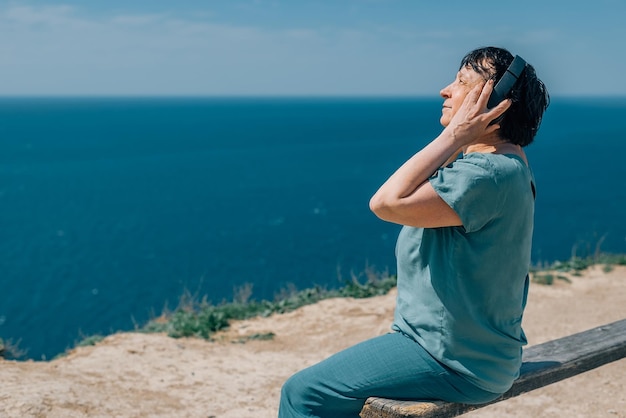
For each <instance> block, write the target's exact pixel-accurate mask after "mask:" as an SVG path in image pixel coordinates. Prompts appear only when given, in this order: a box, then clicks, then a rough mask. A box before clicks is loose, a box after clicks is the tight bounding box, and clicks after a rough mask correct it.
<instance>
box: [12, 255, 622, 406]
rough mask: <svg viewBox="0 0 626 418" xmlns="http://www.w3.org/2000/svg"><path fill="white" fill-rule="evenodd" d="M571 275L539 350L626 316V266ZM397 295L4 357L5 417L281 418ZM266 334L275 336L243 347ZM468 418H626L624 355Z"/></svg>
mask: <svg viewBox="0 0 626 418" xmlns="http://www.w3.org/2000/svg"><path fill="white" fill-rule="evenodd" d="M569 277H570V279H571V283H567V282H566V281H563V280H557V281H556V283H555V284H554V285H552V286H544V285H538V284H534V283H533V284H532V285H531V289H530V296H529V302H528V307H527V311H526V315H525V318H524V328H525V331H526V334H527V337H528V339H529V344H530V345H533V344H538V343H541V342H544V341H547V340H551V339H554V338H558V337H561V336H565V335H568V334H572V333H575V332H578V331H583V330H586V329H589V328H593V327H595V326H599V325H602V324H605V323H609V322H613V321H616V320H620V319H624V318H626V267H619V268H615V269H614V270H613V271H611V272H608V273H605V272H603V271H602V269H601V268H599V267H596V268H592V269H590V270H588V271H586V272H585V274H584V275H583V276H581V277H574V276H569ZM394 299H395V292H393V291H392V292H391V293H389V294H388V295H385V296H380V297H376V298H370V299H359V300H356V299H347V298H346V299H331V300H325V301H322V302H320V303H317V304H315V305H310V306H306V307H303V308H301V309H298V310H297V311H294V312H291V313H288V314H284V315H274V316H272V317H269V318H258V319H253V320H247V321H241V322H237V323H234V324H232V326H231V328H230V329H229V330H228V331H226V332H223V333H221V334H220V335H218V337H217V339H218V341H217V342H207V341H204V340H199V339H172V338H169V337H167V336H165V335H159V334H139V333H121V334H115V335H111V336H109V337H107V338H105V339H104V340H103V341H102V342H100V343H98V344H97V345H96V346H91V347H81V348H78V349H75V350H74V351H72V352H71V353H70V354H69V355H67V356H66V357H63V358H59V359H56V360H54V361H50V362H33V361H28V362H15V361H0V381H1V384H0V418H5V417H20V418H27V417H50V418H56V417H63V418H66V417H68V418H73V417H199V418H200V417H202V418H210V417H214V418H247V417H250V418H264V417H275V416H276V410H277V404H278V399H279V394H280V387H281V385H282V383H283V382H284V381H285V379H286V378H287V377H289V376H290V375H291V374H292V373H294V372H296V371H297V370H299V369H301V368H303V367H305V366H308V365H310V364H313V363H316V362H318V361H320V360H322V359H323V358H325V357H327V356H329V355H330V354H332V353H334V352H336V351H338V350H340V349H343V348H345V347H347V346H350V345H352V344H354V343H356V342H359V341H362V340H364V339H366V338H370V337H373V336H376V335H379V334H382V333H385V332H387V331H388V330H389V326H390V322H391V319H392V316H393V307H394ZM267 332H272V333H274V334H275V337H274V338H273V339H272V340H267V341H262V340H251V341H248V342H246V343H240V342H238V341H239V340H240V339H241V338H242V337H244V336H246V335H253V334H255V333H267ZM466 416H467V417H474V418H476V417H546V418H547V417H611V418H617V417H621V418H626V360H621V361H618V362H615V363H611V364H609V365H606V366H603V367H601V368H599V369H596V370H593V371H590V372H587V373H585V374H582V375H580V376H577V377H575V378H571V379H569V380H565V381H563V382H560V383H557V384H554V385H551V386H548V387H546V388H543V389H540V390H536V391H534V392H531V393H528V394H525V395H522V396H520V397H517V398H514V399H510V400H507V401H505V402H501V403H499V404H496V405H492V406H489V407H486V408H483V409H481V410H478V411H474V412H472V413H469V414H467V415H466Z"/></svg>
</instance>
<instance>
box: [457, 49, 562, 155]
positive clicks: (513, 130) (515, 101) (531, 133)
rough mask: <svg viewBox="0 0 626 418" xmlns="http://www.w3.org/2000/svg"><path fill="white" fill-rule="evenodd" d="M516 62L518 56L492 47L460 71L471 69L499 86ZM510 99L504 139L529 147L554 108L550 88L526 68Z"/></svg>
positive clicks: (503, 122) (474, 55)
mask: <svg viewBox="0 0 626 418" xmlns="http://www.w3.org/2000/svg"><path fill="white" fill-rule="evenodd" d="M513 59H514V56H513V55H512V54H511V53H510V52H509V51H507V50H506V49H503V48H498V47H493V46H489V47H484V48H478V49H475V50H473V51H471V52H470V53H468V54H467V55H466V56H465V57H463V59H462V60H461V66H460V67H459V68H464V67H470V68H471V69H472V70H474V71H476V72H477V73H478V74H480V75H481V76H483V77H484V78H485V80H489V79H493V80H494V81H495V82H496V83H497V82H498V80H500V79H501V78H502V76H503V75H504V73H505V72H506V69H507V67H508V66H509V65H510V64H511V62H513ZM510 99H511V100H512V103H511V107H509V109H507V111H506V112H505V113H504V115H503V117H502V119H501V121H500V122H499V124H500V135H501V136H502V138H503V139H504V140H506V141H508V142H511V143H513V144H517V145H521V146H522V147H525V146H526V145H528V144H530V143H531V142H533V140H534V139H535V135H536V134H537V131H538V130H539V125H540V124H541V118H542V117H543V113H544V112H545V110H546V109H547V108H548V105H549V104H550V95H549V94H548V91H547V89H546V86H545V85H544V84H543V82H542V81H541V80H540V79H539V78H538V77H537V74H536V73H535V69H534V68H533V66H532V65H530V64H526V68H525V69H524V71H523V72H522V74H521V75H520V78H519V79H518V80H517V81H516V82H515V84H514V85H513V89H512V90H511V94H510Z"/></svg>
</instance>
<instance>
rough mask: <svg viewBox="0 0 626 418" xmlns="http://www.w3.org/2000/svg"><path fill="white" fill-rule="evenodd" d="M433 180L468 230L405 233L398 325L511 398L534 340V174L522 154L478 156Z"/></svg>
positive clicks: (442, 171)
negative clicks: (529, 320)
mask: <svg viewBox="0 0 626 418" xmlns="http://www.w3.org/2000/svg"><path fill="white" fill-rule="evenodd" d="M429 181H430V184H431V185H432V186H433V188H434V189H435V191H436V192H437V193H438V194H439V196H441V198H442V199H443V200H444V201H445V202H446V203H447V204H448V205H450V207H451V208H452V209H454V211H455V212H456V213H457V214H458V215H459V217H460V218H461V221H462V223H463V226H458V227H444V228H426V229H424V228H413V227H407V226H405V227H404V228H403V229H402V231H401V232H400V235H399V237H398V242H397V245H396V257H397V262H398V298H397V305H396V311H395V317H394V323H393V327H392V328H393V329H394V330H396V331H399V332H402V333H404V334H406V335H408V336H410V337H412V338H413V339H415V340H416V341H417V342H418V343H419V344H420V345H422V346H423V347H424V348H425V349H426V350H427V351H428V352H429V353H430V354H431V355H432V356H433V357H434V358H436V359H437V360H438V361H440V362H441V363H443V364H444V365H446V366H448V367H450V368H451V369H453V370H455V371H457V372H458V373H460V374H461V375H462V376H464V377H466V378H467V379H468V380H469V381H470V382H472V383H474V384H475V385H476V386H478V387H480V388H482V389H484V390H487V391H489V392H493V393H503V392H505V391H506V390H508V389H509V388H510V386H511V385H512V383H513V381H514V380H515V379H516V378H517V377H518V376H519V369H520V366H521V362H522V346H523V345H525V344H526V337H525V335H524V332H523V330H522V326H521V322H522V314H523V311H524V307H525V305H526V298H527V294H528V269H529V265H530V249H531V241H532V232H533V216H534V180H533V176H532V173H531V171H530V169H529V168H528V167H527V166H526V164H525V163H524V162H523V160H522V159H521V158H520V157H518V156H516V155H506V154H505V155H503V154H482V153H470V154H467V155H465V156H463V157H460V158H459V159H457V160H456V161H455V162H453V163H452V164H450V165H448V166H446V167H443V168H441V169H439V170H438V171H437V172H436V173H435V174H434V175H433V176H432V177H431V178H430V180H429Z"/></svg>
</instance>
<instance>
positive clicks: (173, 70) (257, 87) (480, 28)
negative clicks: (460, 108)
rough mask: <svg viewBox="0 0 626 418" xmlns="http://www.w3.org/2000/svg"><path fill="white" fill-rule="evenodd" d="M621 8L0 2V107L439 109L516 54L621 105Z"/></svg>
mask: <svg viewBox="0 0 626 418" xmlns="http://www.w3.org/2000/svg"><path fill="white" fill-rule="evenodd" d="M625 20H626V1H623V0H595V1H586V2H574V1H558V0H552V1H551V0H541V1H536V0H526V1H523V2H520V1H511V2H509V1H491V0H487V1H479V0H474V1H467V0H465V1H454V0H448V1H445V0H310V1H304V0H282V1H280V0H276V1H270V0H268V1H264V0H214V1H211V0H204V1H202V0H170V1H166V0H92V1H84V0H83V1H81V0H45V1H44V0H31V1H28V0H26V1H18V0H10V1H5V0H0V96H436V95H438V94H439V91H440V89H441V88H442V87H444V86H445V85H446V84H448V83H449V82H450V81H451V80H452V79H453V78H454V75H455V73H456V71H457V70H458V66H459V62H460V59H461V58H462V57H463V55H465V53H467V52H468V51H470V50H472V49H474V48H477V47H480V46H486V45H495V46H500V47H504V48H507V49H508V50H509V51H511V52H512V53H513V54H519V55H521V56H522V57H524V58H525V59H526V61H528V62H529V63H530V64H532V65H533V66H534V67H535V69H536V71H537V74H538V75H539V77H540V78H541V79H542V80H543V81H544V82H545V84H546V85H547V87H548V90H549V91H550V93H551V95H552V96H626V75H625V73H626V54H625V53H624V52H625V50H626V46H625V42H626V24H624V21H625Z"/></svg>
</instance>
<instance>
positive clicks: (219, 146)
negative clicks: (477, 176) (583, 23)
mask: <svg viewBox="0 0 626 418" xmlns="http://www.w3.org/2000/svg"><path fill="white" fill-rule="evenodd" d="M440 109H441V100H440V99H436V98H432V99H431V98H344V99H341V98H2V99H0V121H1V123H0V234H1V239H0V338H3V339H11V340H12V341H13V342H19V347H20V348H22V349H27V350H28V354H27V356H28V357H29V358H33V359H44V358H48V359H49V358H51V357H52V356H54V355H56V354H58V353H60V352H62V351H64V350H65V349H66V348H68V347H71V346H72V345H73V344H74V343H75V342H76V341H77V340H79V339H80V338H81V337H82V336H89V335H93V334H96V333H111V332H115V331H118V330H129V329H133V327H134V326H135V325H136V324H138V325H141V324H144V323H145V322H146V321H147V320H148V319H149V318H150V317H152V316H154V315H158V314H159V313H161V312H162V310H163V309H164V308H165V307H169V308H170V309H173V308H175V307H176V305H177V302H178V299H179V297H180V295H181V294H182V293H183V292H184V291H186V290H188V291H190V292H192V293H195V294H198V295H200V296H202V295H207V297H208V299H209V300H211V301H214V302H216V303H219V302H220V301H223V300H231V299H232V297H233V291H234V289H235V288H237V287H240V286H243V285H244V284H247V283H250V284H252V285H253V297H254V298H256V299H272V298H273V297H274V295H275V294H277V293H278V292H280V290H281V289H284V288H286V287H288V286H296V287H297V288H305V287H310V286H314V285H322V286H326V287H329V288H332V287H337V286H340V285H341V284H342V280H347V279H349V278H350V277H351V276H352V275H357V276H358V275H360V274H362V273H363V272H364V271H365V270H366V269H367V268H374V269H377V270H380V271H383V270H388V271H389V272H391V273H394V272H395V260H394V245H395V239H396V236H397V234H398V232H399V227H398V226H396V225H392V224H388V223H385V222H382V221H380V220H378V219H377V218H376V217H375V216H374V215H373V214H371V213H370V211H369V210H368V200H369V197H370V196H371V195H372V193H373V192H374V191H375V190H376V189H377V188H378V186H379V185H380V184H381V183H382V182H383V181H384V180H385V179H386V177H387V176H388V175H389V174H391V173H392V172H393V170H394V169H395V168H396V167H397V166H399V165H400V164H401V163H402V162H403V161H404V160H405V159H406V158H408V157H409V156H410V155H412V154H413V153H414V152H416V151H417V150H419V149H420V148H421V147H422V146H424V145H425V144H426V143H427V142H428V141H429V140H430V139H432V138H433V137H435V136H436V135H437V134H438V133H439V131H440V129H441V127H440V126H439V124H438V120H439V116H440ZM527 153H528V156H529V158H530V161H531V165H532V168H533V170H534V174H535V177H536V180H537V186H538V197H537V206H536V225H535V237H534V248H533V262H534V263H535V264H541V263H548V262H551V261H554V260H563V259H568V258H570V257H571V255H572V254H573V253H575V254H578V255H587V254H591V253H593V252H594V251H596V249H597V248H600V250H602V251H605V252H615V253H626V222H625V220H626V217H625V214H626V210H625V207H626V187H625V186H624V181H625V179H626V164H625V163H624V156H625V155H626V98H612V99H602V98H593V99H592V98H578V99H576V98H553V100H552V104H551V107H550V108H549V109H548V112H547V113H546V115H545V118H544V122H543V125H542V128H541V130H540V132H539V135H538V137H537V138H536V142H535V143H534V144H532V145H531V146H530V147H529V148H528V149H527Z"/></svg>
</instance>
